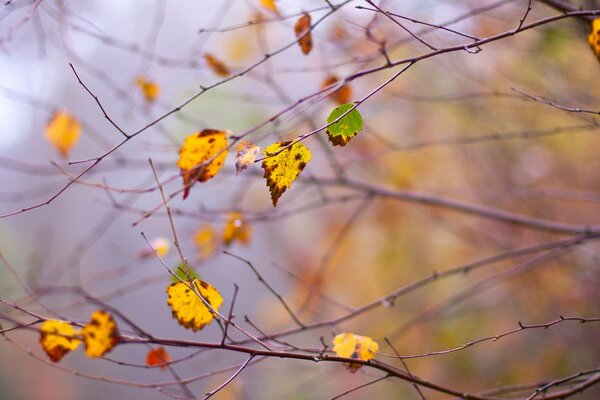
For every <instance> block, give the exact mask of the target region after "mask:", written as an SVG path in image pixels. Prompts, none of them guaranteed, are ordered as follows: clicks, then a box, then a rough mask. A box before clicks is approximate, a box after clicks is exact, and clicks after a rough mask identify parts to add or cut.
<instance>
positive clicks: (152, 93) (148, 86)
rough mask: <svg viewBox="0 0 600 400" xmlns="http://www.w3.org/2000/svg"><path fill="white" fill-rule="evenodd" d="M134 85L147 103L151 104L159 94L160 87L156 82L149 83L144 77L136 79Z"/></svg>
mask: <svg viewBox="0 0 600 400" xmlns="http://www.w3.org/2000/svg"><path fill="white" fill-rule="evenodd" d="M135 84H136V85H137V87H138V88H139V89H140V91H141V92H142V94H143V95H144V98H145V99H146V101H147V102H148V103H152V102H153V101H154V100H156V98H157V97H158V95H159V94H160V86H158V84H157V83H156V82H153V81H150V80H148V79H146V78H144V77H141V76H139V77H137V78H136V80H135Z"/></svg>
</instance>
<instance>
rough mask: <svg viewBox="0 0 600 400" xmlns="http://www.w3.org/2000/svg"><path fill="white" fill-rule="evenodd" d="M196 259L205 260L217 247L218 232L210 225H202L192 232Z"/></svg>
mask: <svg viewBox="0 0 600 400" xmlns="http://www.w3.org/2000/svg"><path fill="white" fill-rule="evenodd" d="M194 244H195V245H196V249H197V254H198V259H199V260H200V261H205V260H207V259H208V258H210V257H211V256H212V255H213V254H215V252H216V251H217V249H218V248H219V234H218V233H217V231H216V229H215V228H214V227H213V226H212V225H204V226H202V227H201V228H200V229H198V231H196V233H195V234H194Z"/></svg>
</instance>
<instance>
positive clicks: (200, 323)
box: [167, 279, 223, 332]
mask: <svg viewBox="0 0 600 400" xmlns="http://www.w3.org/2000/svg"><path fill="white" fill-rule="evenodd" d="M192 284H193V285H194V287H195V288H196V290H197V292H198V293H199V294H200V295H201V296H202V297H203V298H204V299H205V300H206V302H207V303H208V304H210V306H211V307H212V308H213V309H214V310H215V311H219V307H220V306H221V304H223V297H221V294H220V293H219V291H218V290H217V289H215V288H214V287H213V286H211V285H210V284H208V283H206V282H204V281H201V280H199V279H194V281H193V282H192ZM167 295H168V299H167V304H169V306H171V310H172V311H173V318H175V319H177V322H179V324H180V325H182V326H183V327H185V328H187V329H192V330H193V331H194V332H195V331H199V330H200V329H202V328H204V327H205V326H206V325H208V324H210V323H211V322H212V320H213V318H214V316H213V312H212V311H211V310H210V309H209V308H208V307H207V306H206V304H204V302H203V301H202V299H200V298H199V297H198V295H197V294H196V293H195V292H194V291H193V290H192V289H190V288H189V287H188V286H187V285H186V284H185V283H183V282H177V283H172V284H170V285H169V286H167Z"/></svg>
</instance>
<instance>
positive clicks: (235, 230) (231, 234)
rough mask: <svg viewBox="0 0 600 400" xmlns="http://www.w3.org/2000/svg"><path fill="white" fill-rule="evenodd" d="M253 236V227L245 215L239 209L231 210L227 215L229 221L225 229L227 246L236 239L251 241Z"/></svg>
mask: <svg viewBox="0 0 600 400" xmlns="http://www.w3.org/2000/svg"><path fill="white" fill-rule="evenodd" d="M251 236H252V228H251V227H250V224H248V222H247V221H246V218H245V217H244V215H243V214H242V213H240V212H237V211H233V212H230V213H229V214H228V215H227V222H226V223H225V229H224V230H223V243H224V244H225V246H229V245H230V244H231V243H233V242H234V241H235V240H237V241H239V242H241V243H244V244H246V243H248V242H250V237H251Z"/></svg>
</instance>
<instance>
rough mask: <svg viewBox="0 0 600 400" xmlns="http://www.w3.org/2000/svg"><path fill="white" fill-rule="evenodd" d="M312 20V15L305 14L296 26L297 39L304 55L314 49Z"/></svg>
mask: <svg viewBox="0 0 600 400" xmlns="http://www.w3.org/2000/svg"><path fill="white" fill-rule="evenodd" d="M310 20H311V18H310V14H308V13H304V14H302V16H301V17H300V18H299V19H298V21H296V24H295V25H294V32H295V33H296V38H298V44H299V45H300V48H301V49H302V53H304V54H308V53H310V51H311V50H312V48H313V42H312V34H311V31H310Z"/></svg>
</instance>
